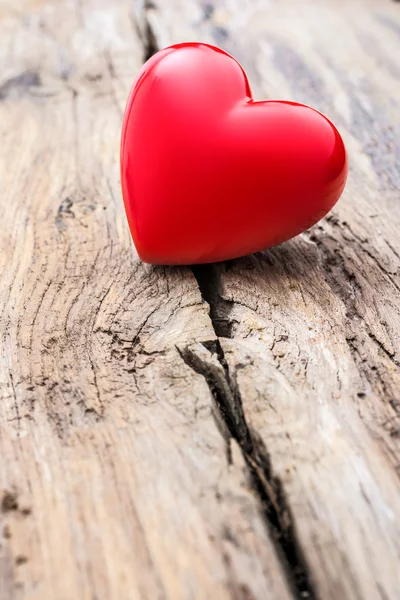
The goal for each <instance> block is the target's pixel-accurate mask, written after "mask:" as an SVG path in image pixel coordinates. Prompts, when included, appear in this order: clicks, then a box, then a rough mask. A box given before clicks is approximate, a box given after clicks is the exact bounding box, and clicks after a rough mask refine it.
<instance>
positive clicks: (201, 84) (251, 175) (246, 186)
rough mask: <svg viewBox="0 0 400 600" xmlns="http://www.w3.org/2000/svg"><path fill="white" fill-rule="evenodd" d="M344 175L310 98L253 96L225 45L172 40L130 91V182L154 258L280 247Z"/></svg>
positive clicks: (141, 242)
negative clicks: (174, 42)
mask: <svg viewBox="0 0 400 600" xmlns="http://www.w3.org/2000/svg"><path fill="white" fill-rule="evenodd" d="M346 177H347V157H346V150H345V147H344V144H343V141H342V138H341V137H340V134H339V133H338V131H337V129H336V128H335V126H334V125H333V124H332V123H331V122H330V121H329V120H328V119H327V118H326V117H325V116H323V115H322V114H321V113H319V112H318V111H316V110H314V109H312V108H310V107H308V106H305V105H302V104H297V103H294V102H286V101H275V100H267V101H264V102H255V101H254V100H253V99H252V95H251V91H250V86H249V83H248V80H247V77H246V74H245V72H244V71H243V69H242V67H241V66H240V64H239V63H238V62H237V61H236V60H235V59H234V58H233V57H232V56H230V55H229V54H227V53H226V52H224V51H223V50H220V49H219V48H216V47H214V46H209V45H207V44H202V43H185V44H178V45H175V46H170V47H169V48H165V49H164V50H161V51H160V52H158V53H157V54H155V55H154V56H153V57H152V58H151V59H150V60H148V61H147V63H146V64H145V65H144V66H143V67H142V69H141V71H140V73H139V76H138V78H137V80H136V82H135V83H134V85H133V87H132V90H131V93H130V96H129V99H128V104H127V107H126V111H125V116H124V122H123V130H122V140H121V183H122V191H123V197H124V203H125V208H126V213H127V217H128V222H129V226H130V229H131V232H132V237H133V240H134V242H135V245H136V248H137V251H138V253H139V256H140V257H141V259H142V260H143V261H145V262H149V263H152V264H194V263H205V262H214V261H220V260H225V259H229V258H235V257H238V256H242V255H245V254H250V253H252V252H256V251H259V250H263V249H265V248H268V247H270V246H274V245H275V244H279V243H280V242H283V241H285V240H288V239H289V238H291V237H293V236H295V235H297V234H299V233H301V232H302V231H304V230H305V229H308V228H309V227H310V226H311V225H313V224H315V223H316V222H317V221H319V220H320V219H321V218H322V217H323V216H324V215H325V214H326V213H327V212H328V211H329V210H330V209H331V208H332V207H333V205H334V204H335V203H336V202H337V200H338V199H339V197H340V195H341V193H342V191H343V189H344V186H345V183H346Z"/></svg>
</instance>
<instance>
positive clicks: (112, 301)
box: [0, 0, 400, 600]
mask: <svg viewBox="0 0 400 600" xmlns="http://www.w3.org/2000/svg"><path fill="white" fill-rule="evenodd" d="M399 38H400V7H399V5H397V4H396V3H394V2H391V1H390V0H381V1H379V2H378V1H375V2H374V1H373V0H371V1H369V0H364V1H361V0H360V1H357V0H354V1H352V2H345V1H337V0H330V1H328V0H321V1H317V0H313V1H306V0H299V1H297V0H285V1H279V0H269V1H267V0H263V1H261V0H260V1H256V0H254V1H253V0H245V1H240V2H239V1H234V0H225V1H224V2H222V1H218V2H216V1H208V2H200V1H193V0H158V2H157V3H156V4H154V3H148V2H143V1H139V2H137V3H136V4H132V3H131V2H130V1H129V0H86V1H84V2H79V0H73V1H72V0H71V1H68V0H59V1H58V2H56V1H49V2H46V1H41V0H24V1H22V0H21V1H20V2H18V3H14V2H11V0H7V1H5V0H0V61H1V62H0V64H1V67H2V68H1V72H0V141H1V144H0V214H1V221H2V232H1V236H0V240H1V241H0V248H1V254H0V269H1V278H2V279H1V290H0V306H1V314H2V319H1V325H0V331H1V354H0V360H1V362H0V384H1V387H0V452H1V469H0V537H1V539H0V598H1V600H3V599H4V600H9V599H14V598H15V599H22V600H31V599H34V600H39V599H40V600H59V599H61V600H72V599H81V598H82V599H85V600H86V599H88V600H89V599H90V600H94V599H95V598H96V599H97V600H103V599H104V600H109V599H114V598H115V599H118V600H125V599H126V600H130V599H135V600H136V599H139V600H140V599H142V598H143V599H147V598H149V599H155V598H160V599H164V598H168V599H179V600H181V599H182V600H186V599H192V598H193V599H194V598H196V599H208V598H215V599H218V600H219V599H225V598H232V599H234V600H253V599H257V600H259V599H260V600H261V599H262V600H264V599H272V600H274V599H276V600H278V599H279V600H281V599H282V600H286V599H288V600H289V599H291V598H310V599H332V600H333V599H334V600H338V599H344V600H347V599H349V600H350V599H351V600H353V599H357V600H360V599H364V598H365V599H368V600H369V599H371V600H375V599H377V600H378V599H381V600H387V599H390V600H392V599H397V598H400V480H399V476H400V467H399V465H400V392H399V390H400V371H399V366H400V365H399V363H400V353H399V341H400V295H399V291H400V278H399V257H400V248H399V244H398V229H399V227H400V204H399V187H400V186H399V181H400V163H399V159H400V148H399V139H400V137H399V133H400V131H399V129H400V107H399V98H400V84H399V80H400V77H399V75H400V67H399V66H398V64H397V62H398V61H397V60H396V57H397V56H398V54H399V50H400V41H399ZM189 39H190V40H203V41H206V42H210V43H214V44H217V45H220V46H222V47H223V48H225V49H227V50H228V51H230V52H231V53H233V54H234V55H235V56H236V57H237V58H238V59H239V60H240V61H241V62H242V64H243V66H244V67H245V68H246V70H247V72H248V75H249V78H250V82H251V84H252V87H253V91H254V94H255V97H256V98H290V99H293V100H297V101H301V102H306V103H309V104H311V105H313V106H315V107H316V108H318V109H320V110H322V111H324V112H325V113H326V114H328V115H329V116H330V117H331V118H332V120H333V121H334V122H335V123H336V124H337V125H338V126H339V128H340V130H341V132H342V133H343V135H344V137H345V141H346V144H347V147H348V150H349V157H350V167H351V168H350V177H349V183H348V187H347V189H346V192H345V194H344V197H343V199H342V200H341V201H340V203H339V204H338V206H337V207H336V208H335V210H334V211H333V213H332V214H331V215H330V216H329V217H327V218H326V219H325V220H324V221H323V222H322V223H321V224H319V225H317V226H315V227H314V228H312V229H311V230H310V231H309V232H306V233H305V234H303V235H302V236H300V237H299V238H297V239H296V240H293V241H291V242H289V243H287V244H284V245H282V246H280V247H277V248H275V249H273V250H270V251H266V252H264V253H260V254H258V255H256V256H252V257H248V258H243V259H240V260H235V261H230V262H227V263H223V264H220V265H211V266H206V267H197V268H193V269H190V268H161V267H156V268H154V267H150V266H146V265H143V264H141V263H140V261H139V260H138V258H137V256H136V254H135V251H134V248H133V245H132V243H131V240H130V236H129V232H128V229H127V225H126V222H125V215H124V211H123V207H122V200H121V195H120V190H119V174H118V144H119V130H120V123H121V117H122V112H123V108H124V103H125V99H126V96H127V93H128V90H129V87H130V84H131V82H132V80H133V78H134V76H135V74H136V73H137V71H138V68H139V66H140V64H141V63H142V61H143V59H144V58H145V57H147V56H149V55H150V54H151V53H153V52H154V51H156V50H157V48H159V47H162V46H165V45H168V44H170V43H174V42H179V41H184V40H189Z"/></svg>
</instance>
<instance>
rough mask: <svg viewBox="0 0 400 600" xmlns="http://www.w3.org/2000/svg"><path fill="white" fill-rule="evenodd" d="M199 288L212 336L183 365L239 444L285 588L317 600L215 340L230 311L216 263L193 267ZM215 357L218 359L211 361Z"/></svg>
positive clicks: (283, 501) (266, 458) (225, 331)
mask: <svg viewBox="0 0 400 600" xmlns="http://www.w3.org/2000/svg"><path fill="white" fill-rule="evenodd" d="M192 271H193V273H194V275H195V277H196V279H197V282H198V284H199V288H200V292H201V294H202V297H203V299H204V301H205V302H207V303H208V305H209V307H210V318H211V321H212V324H213V327H214V330H215V333H216V335H217V339H216V340H214V341H210V342H207V343H204V344H203V345H204V346H205V347H206V348H207V350H208V351H209V352H210V354H209V355H208V357H209V358H208V357H207V358H205V357H204V356H201V355H199V354H198V353H196V352H195V351H194V350H193V349H192V348H190V347H188V348H186V349H184V350H183V351H181V356H182V358H183V360H184V361H185V363H186V364H187V365H188V366H189V367H190V368H191V369H192V370H194V371H195V372H196V373H199V374H200V375H202V376H203V377H204V378H205V380H206V382H207V384H208V387H209V389H210V392H211V394H212V396H213V399H214V402H215V405H216V407H217V408H218V411H219V415H220V417H221V419H222V420H223V422H224V424H225V428H226V430H227V432H228V433H227V435H228V436H231V437H232V438H233V439H234V440H236V442H237V443H238V444H239V446H240V448H241V450H242V454H243V457H244V460H245V462H246V465H247V467H248V469H249V474H250V480H251V484H252V488H253V490H254V492H255V494H256V496H257V498H258V501H259V503H260V507H261V511H262V515H263V518H264V521H265V524H266V527H267V529H268V531H269V533H270V536H271V538H272V540H273V542H274V544H275V548H276V551H277V555H278V557H279V559H280V562H281V565H282V567H283V570H284V572H285V574H286V578H287V581H288V584H289V585H290V588H291V590H292V592H293V594H294V596H295V597H296V598H299V599H304V598H308V599H310V600H314V599H315V600H316V599H317V598H318V595H317V593H316V590H315V589H314V585H313V581H312V575H311V573H310V570H309V567H308V565H307V561H306V559H305V555H304V552H303V549H302V547H301V544H300V541H299V539H298V537H297V532H296V528H295V525H294V519H293V516H292V512H291V509H290V506H289V502H288V499H287V497H286V494H285V491H284V487H283V484H282V481H281V479H280V478H279V477H278V476H277V475H275V474H274V472H273V468H272V465H271V460H270V455H269V452H268V449H267V448H266V446H265V444H264V442H263V440H262V439H261V436H260V435H259V434H258V432H257V431H255V430H253V429H252V428H251V427H250V426H249V425H248V423H247V421H246V417H245V414H244V410H243V403H242V398H241V394H240V390H239V386H238V384H237V380H236V373H235V371H233V372H232V370H231V369H230V368H229V366H228V363H227V361H226V358H225V354H224V350H223V348H222V345H221V342H220V339H219V338H227V337H233V333H232V323H231V322H230V319H229V313H230V311H231V310H232V306H233V302H232V303H229V302H227V301H226V300H223V299H222V298H221V296H220V294H219V290H220V289H221V272H220V267H219V266H218V265H201V266H196V267H192ZM215 359H217V361H216V360H215Z"/></svg>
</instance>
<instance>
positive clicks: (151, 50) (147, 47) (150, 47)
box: [138, 1, 159, 62]
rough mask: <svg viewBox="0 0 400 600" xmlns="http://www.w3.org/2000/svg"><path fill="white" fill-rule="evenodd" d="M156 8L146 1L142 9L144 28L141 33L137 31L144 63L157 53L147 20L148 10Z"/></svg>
mask: <svg viewBox="0 0 400 600" xmlns="http://www.w3.org/2000/svg"><path fill="white" fill-rule="evenodd" d="M156 8H157V7H156V5H155V4H154V3H153V2H149V1H146V2H145V3H144V7H143V22H144V26H143V28H142V30H141V31H139V32H138V33H139V37H140V40H141V42H142V44H143V62H146V61H147V60H149V58H151V57H152V56H153V55H154V54H156V52H158V51H159V47H158V44H157V40H156V36H155V33H154V31H153V28H152V26H151V23H150V20H149V18H148V13H149V11H150V10H155V9H156Z"/></svg>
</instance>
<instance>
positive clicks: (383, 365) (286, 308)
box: [146, 0, 400, 599]
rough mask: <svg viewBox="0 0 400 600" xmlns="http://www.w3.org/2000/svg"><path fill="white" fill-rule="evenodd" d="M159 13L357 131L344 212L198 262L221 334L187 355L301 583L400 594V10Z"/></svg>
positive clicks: (317, 593)
mask: <svg viewBox="0 0 400 600" xmlns="http://www.w3.org/2000/svg"><path fill="white" fill-rule="evenodd" d="M177 14H179V19H176V15H177ZM146 23H147V25H146V27H147V35H149V29H150V33H151V35H152V37H153V42H154V40H155V42H156V43H157V45H159V46H164V45H167V44H170V43H177V42H181V41H185V40H188V39H196V40H202V41H205V42H209V43H214V44H217V45H220V46H221V47H223V48H225V49H226V50H228V51H229V52H231V53H233V54H234V55H235V57H237V58H238V59H239V60H240V61H241V62H242V64H243V65H244V67H245V68H246V70H247V72H248V74H249V76H250V81H251V84H252V86H253V89H254V91H255V96H256V98H285V99H291V100H297V101H300V102H306V103H309V104H311V105H313V106H315V107H316V108H318V109H320V110H322V111H324V112H325V113H327V114H328V116H330V117H331V118H332V119H333V120H334V122H335V123H336V124H337V125H338V126H339V127H340V129H341V131H342V133H343V135H344V137H345V141H346V144H347V147H348V150H349V157H350V177H349V183H348V187H347V190H346V193H345V195H344V197H343V199H342V201H341V202H340V203H339V205H338V206H337V208H335V210H334V212H333V213H332V214H331V215H330V216H329V217H328V218H326V219H325V220H324V221H323V222H322V223H321V224H319V225H317V226H315V227H313V228H312V229H311V230H310V231H309V232H307V233H305V234H304V235H302V236H300V237H299V238H297V239H296V240H294V241H292V242H290V243H287V244H284V245H283V246H281V247H278V248H276V249H273V250H271V251H268V252H264V253H260V254H258V255H256V256H253V257H249V258H244V259H240V260H235V261H230V262H228V263H224V264H222V265H215V266H209V267H202V268H197V269H195V270H194V271H195V274H196V276H197V278H198V281H199V285H200V288H201V290H202V294H203V297H204V298H205V300H206V301H207V302H208V303H209V305H210V309H211V317H212V320H213V325H214V329H215V331H216V334H217V336H218V337H219V345H218V344H217V345H216V346H215V347H214V348H212V347H210V348H209V352H208V353H205V352H204V349H203V348H202V347H201V346H199V345H193V346H191V347H190V348H188V349H186V353H185V357H186V361H187V363H188V364H189V365H191V366H192V368H193V370H195V371H196V372H198V373H202V374H203V376H204V377H205V379H206V380H207V381H208V383H209V386H210V390H211V392H212V393H213V394H214V395H216V396H217V398H218V402H219V403H220V404H221V405H222V406H223V407H224V411H225V414H226V415H227V421H228V424H229V425H230V431H231V435H232V436H233V437H234V438H235V439H236V440H237V441H238V442H239V443H240V445H241V447H242V449H243V452H244V454H245V457H246V460H247V461H248V463H249V464H250V467H251V468H252V470H253V476H254V477H255V479H256V481H257V485H258V490H259V496H260V498H263V500H264V503H265V505H266V516H267V518H268V520H269V522H270V525H271V529H272V530H275V531H276V534H277V536H278V545H280V547H281V550H282V554H283V555H284V560H286V562H288V563H289V565H290V567H291V570H290V572H291V573H292V583H293V584H294V586H295V588H296V589H297V592H298V594H299V595H300V596H301V594H302V593H305V594H308V595H309V596H312V597H318V598H324V599H325V598H332V599H333V598H335V599H337V598H343V599H344V598H346V599H347V598H349V599H350V598H351V599H353V598H354V599H356V598H357V599H360V598H363V599H365V598H368V599H369V598H371V599H375V598H377V599H378V598H399V597H400V570H399V568H398V565H399V560H400V525H399V522H400V521H399V517H400V483H399V464H400V460H399V459H400V434H399V432H400V395H399V390H400V370H399V361H400V353H399V341H400V295H399V289H400V278H399V256H400V253H399V245H398V229H399V227H400V205H399V203H398V190H399V164H398V160H399V156H400V152H399V146H398V140H399V124H400V108H399V102H398V98H399V95H400V79H399V68H398V66H397V64H396V62H395V59H394V57H396V56H397V55H398V52H399V31H400V13H399V9H398V7H397V6H396V5H395V4H394V3H393V2H390V1H389V0H384V1H382V2H380V3H379V4H377V3H376V2H372V1H371V2H369V1H367V0H365V1H363V2H361V1H360V2H357V1H354V2H351V3H345V2H336V1H333V0H330V1H329V0H324V1H321V2H306V1H302V2H297V1H296V2H294V1H290V0H287V1H285V2H278V0H271V1H270V2H253V1H250V0H248V1H247V2H241V3H237V2H234V1H230V0H226V1H218V2H216V1H210V2H207V3H201V2H187V1H186V0H185V2H182V1H180V0H171V1H170V0H168V2H167V0H165V1H161V0H160V1H159V2H158V3H157V5H156V6H154V5H152V6H151V7H149V8H148V9H147V22H146ZM153 45H154V43H153ZM299 561H300V562H299ZM296 568H297V571H296ZM299 568H300V576H299ZM307 574H308V577H306V578H305V576H306V575H307Z"/></svg>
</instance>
